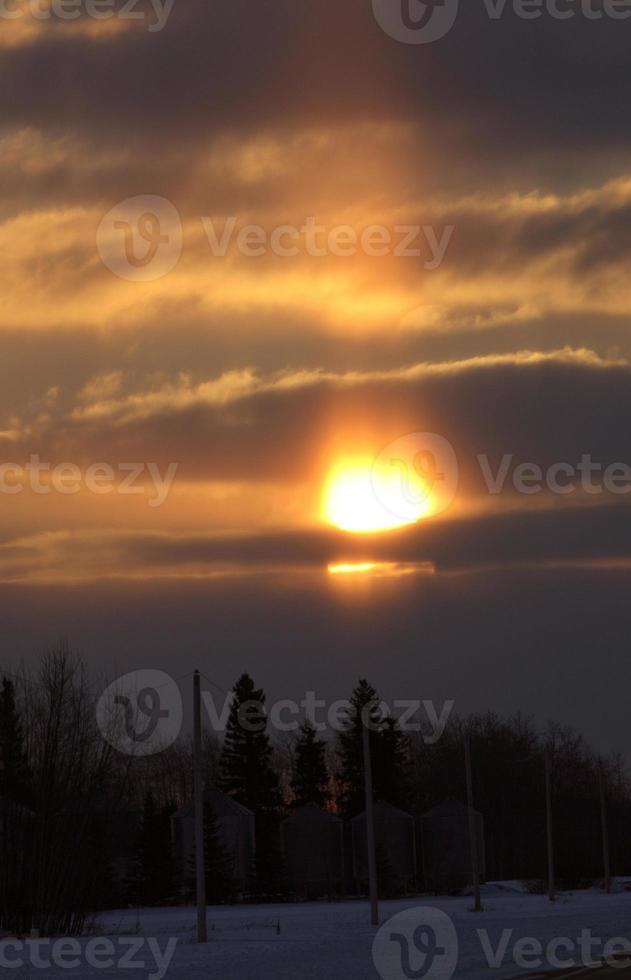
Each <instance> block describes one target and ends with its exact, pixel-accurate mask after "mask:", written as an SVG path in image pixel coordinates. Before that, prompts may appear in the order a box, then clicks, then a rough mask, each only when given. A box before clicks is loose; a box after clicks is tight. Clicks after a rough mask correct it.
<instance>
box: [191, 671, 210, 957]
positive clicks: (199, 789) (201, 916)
mask: <svg viewBox="0 0 631 980" xmlns="http://www.w3.org/2000/svg"><path fill="white" fill-rule="evenodd" d="M193 795H194V798H195V876H196V893H197V942H198V943H206V942H208V927H207V922H206V867H205V865H206V862H205V859H204V781H203V779H202V705H201V684H200V676H199V671H198V670H196V671H195V673H194V674H193Z"/></svg>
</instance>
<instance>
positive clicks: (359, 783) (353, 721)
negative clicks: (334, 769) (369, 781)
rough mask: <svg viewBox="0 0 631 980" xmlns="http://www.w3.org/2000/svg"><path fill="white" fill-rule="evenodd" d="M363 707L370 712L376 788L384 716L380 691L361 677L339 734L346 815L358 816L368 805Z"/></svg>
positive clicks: (341, 776)
mask: <svg viewBox="0 0 631 980" xmlns="http://www.w3.org/2000/svg"><path fill="white" fill-rule="evenodd" d="M369 705H370V706H371V707H370V708H368V706H369ZM364 710H366V711H367V712H368V718H369V719H370V735H369V737H370V750H371V758H372V760H373V781H374V787H376V786H377V784H378V782H379V778H378V772H377V769H378V765H379V763H378V760H379V759H380V753H378V752H377V739H378V731H379V730H380V728H381V715H380V712H379V707H378V699H377V692H376V691H375V689H374V687H373V686H372V684H369V683H368V681H367V680H363V679H361V680H360V681H359V682H358V684H357V686H356V687H355V689H354V691H353V693H352V695H351V699H350V710H349V711H348V713H347V717H346V720H345V724H344V729H343V731H341V732H340V733H339V735H338V755H339V760H340V779H341V783H342V797H341V804H342V809H343V811H344V814H345V816H347V817H354V816H356V815H357V814H358V813H361V812H362V811H363V810H364V807H365V794H364V751H363V717H364V715H363V713H364ZM375 762H377V765H375ZM375 777H376V778H375ZM375 796H376V794H375Z"/></svg>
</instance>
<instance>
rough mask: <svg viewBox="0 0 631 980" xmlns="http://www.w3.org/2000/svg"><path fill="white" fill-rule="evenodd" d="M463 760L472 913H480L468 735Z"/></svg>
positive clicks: (478, 859)
mask: <svg viewBox="0 0 631 980" xmlns="http://www.w3.org/2000/svg"><path fill="white" fill-rule="evenodd" d="M464 758H465V767H466V771H467V810H468V814H469V848H470V851H471V877H472V880H473V899H474V905H473V911H474V912H481V911H482V897H481V895H480V858H479V854H478V827H477V821H476V819H475V817H476V813H475V809H474V806H473V772H472V770H471V743H470V739H469V735H468V733H467V734H465V737H464Z"/></svg>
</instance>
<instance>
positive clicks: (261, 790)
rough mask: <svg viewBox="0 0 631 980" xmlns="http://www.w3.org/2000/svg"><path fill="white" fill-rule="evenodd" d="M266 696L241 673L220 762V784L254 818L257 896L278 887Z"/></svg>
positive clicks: (275, 800)
mask: <svg viewBox="0 0 631 980" xmlns="http://www.w3.org/2000/svg"><path fill="white" fill-rule="evenodd" d="M271 760H272V746H271V744H270V740H269V736H268V734H267V715H266V712H265V694H264V692H263V691H262V690H261V689H260V688H257V687H255V684H254V681H253V680H252V678H251V677H250V676H249V674H243V675H242V676H241V677H240V678H239V680H238V681H237V683H236V684H235V686H234V688H233V701H232V705H231V707H230V715H229V718H228V726H227V729H226V737H225V739H224V745H223V750H222V753H221V760H220V776H219V786H220V788H221V789H222V790H223V792H224V793H226V794H227V795H228V796H231V797H232V798H233V799H235V800H236V801H237V802H238V803H241V804H242V805H243V806H246V807H248V808H249V809H250V810H252V811H253V813H254V816H255V821H256V857H255V874H256V882H255V886H256V889H257V891H258V893H259V894H260V895H263V894H266V895H272V894H274V895H277V894H279V893H280V892H281V891H282V888H283V885H282V878H283V876H282V871H281V864H282V861H281V854H280V837H279V820H280V812H279V811H280V794H279V790H278V779H277V777H276V774H275V772H274V770H273V768H272V762H271Z"/></svg>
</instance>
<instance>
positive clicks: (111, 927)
mask: <svg viewBox="0 0 631 980" xmlns="http://www.w3.org/2000/svg"><path fill="white" fill-rule="evenodd" d="M483 900H484V906H485V908H484V911H483V912H481V913H474V912H472V911H471V904H472V903H471V900H470V899H466V898H453V899H449V898H441V899H435V898H420V899H414V900H405V901H395V902H383V903H382V904H381V921H382V923H383V922H386V921H387V920H388V919H390V918H391V917H392V916H394V915H396V914H398V913H400V912H402V911H404V910H406V909H415V908H417V907H425V908H432V909H435V910H439V911H440V912H443V913H445V914H446V915H447V916H448V917H449V919H451V921H452V922H453V925H454V927H455V930H456V932H457V946H458V959H457V966H456V972H455V977H456V980H458V978H463V980H464V978H466V980H482V978H483V977H485V978H487V980H488V978H497V980H502V978H506V977H511V976H515V975H517V974H518V973H524V972H528V971H527V970H524V967H523V965H522V966H521V967H520V965H519V964H518V963H516V962H515V959H514V952H515V943H516V942H517V941H518V940H520V939H521V940H523V939H527V938H532V939H535V940H538V941H539V942H541V943H542V944H543V945H544V947H545V946H547V945H548V943H549V942H550V941H552V940H557V939H559V940H563V942H562V943H561V944H560V945H558V946H557V947H556V948H555V951H556V953H557V954H558V956H559V957H560V958H561V959H563V960H564V961H569V960H570V959H573V960H574V961H575V962H578V963H580V962H581V950H580V947H579V945H578V944H577V943H578V940H579V938H580V935H581V933H582V932H583V935H585V933H584V931H586V930H590V934H591V936H592V937H594V938H598V939H600V941H601V942H600V944H597V945H594V947H593V950H592V952H593V954H594V958H600V956H601V955H602V952H603V948H602V947H603V944H604V942H605V941H607V940H611V939H613V938H614V937H616V938H617V937H625V938H626V939H631V894H629V893H622V894H615V895H611V896H607V895H604V894H602V893H600V892H597V891H590V892H575V893H572V894H565V895H562V896H560V898H559V900H558V901H557V902H556V903H555V904H554V905H551V904H550V903H549V902H548V901H547V899H546V898H544V897H540V896H529V895H525V894H523V893H520V892H519V891H518V890H517V886H516V885H515V886H514V887H511V885H510V883H505V884H504V885H494V886H485V889H484V893H483ZM439 920H440V916H439ZM208 921H209V942H208V945H206V946H203V947H202V946H198V945H196V944H195V941H194V933H195V923H196V917H195V910H194V909H188V908H187V909H182V908H174V909H144V910H140V912H137V911H135V910H133V911H118V912H108V913H106V914H104V915H102V916H100V918H99V920H98V921H97V922H96V923H94V926H93V936H94V937H100V938H99V942H103V939H104V937H107V938H106V939H105V945H104V946H103V947H99V946H96V947H95V946H94V945H93V946H92V954H91V955H92V958H94V956H96V957H97V961H98V964H99V965H94V964H93V965H90V963H89V957H87V956H86V951H87V943H88V942H90V940H89V939H88V938H86V939H84V940H82V941H81V954H80V959H81V964H80V966H75V967H74V968H68V967H66V968H63V969H62V968H60V967H56V968H55V967H52V968H50V969H42V968H41V967H40V968H33V966H32V965H24V966H23V967H22V968H9V969H7V968H6V967H4V968H0V976H1V977H2V978H4V977H13V978H16V980H17V978H19V980H26V978H30V980H34V978H39V977H41V978H42V980H44V978H47V980H52V978H55V980H57V978H62V977H63V978H66V980H69V978H70V980H71V978H72V977H73V976H75V977H77V978H78V980H79V978H80V980H93V978H97V977H100V978H103V980H110V978H114V977H116V978H118V980H125V977H126V976H129V977H130V980H136V978H137V980H140V978H143V980H145V978H146V980H159V978H161V976H165V977H166V978H167V980H210V978H216V980H376V978H378V977H379V973H378V972H377V969H376V967H375V964H374V961H373V955H372V947H373V940H374V938H375V934H376V931H377V930H375V929H373V928H372V927H371V926H370V924H369V910H368V905H367V903H365V902H362V901H352V900H351V901H346V902H342V903H335V904H328V903H310V904H296V905H272V906H270V905H268V906H234V907H219V908H215V907H211V908H209V910H208ZM411 921H412V923H413V924H414V923H416V924H422V922H423V914H422V913H415V914H413V916H412V919H411ZM441 921H443V920H440V921H439V923H438V928H439V930H440V928H442V926H441ZM396 931H398V932H401V929H400V928H399V929H397V930H396ZM403 932H405V925H404V926H403ZM410 935H412V933H410ZM442 935H443V938H445V936H444V934H442ZM431 937H432V934H431V933H425V932H421V933H419V934H418V935H417V939H416V942H417V943H418V945H417V946H416V947H415V946H412V950H413V952H412V959H411V964H412V968H413V969H414V968H416V969H418V967H419V966H422V963H423V959H422V958H421V959H419V957H418V953H417V949H418V948H421V949H422V948H425V944H426V943H427V942H430V945H431V942H432V941H433V940H432V938H431ZM437 938H438V941H439V945H440V940H441V934H440V932H439V934H438V937H437ZM149 939H151V940H152V949H153V950H154V951H155V950H157V949H158V948H159V950H160V951H161V954H160V955H162V954H164V952H165V950H167V947H168V944H169V942H170V941H171V945H170V950H171V951H173V949H174V954H173V957H172V959H171V961H170V964H169V965H168V968H166V962H165V963H164V964H163V965H161V966H160V965H159V966H158V967H156V963H155V958H154V952H152V949H150V948H149V945H148V940H149ZM143 940H144V944H143V946H142V949H137V950H134V948H133V946H132V945H131V944H132V942H133V943H135V944H136V946H139V945H140V944H141V943H142V942H143ZM175 940H177V946H176V944H175ZM565 940H569V942H570V945H569V946H568V944H567V943H566V942H565ZM91 941H92V943H93V944H94V942H95V939H92V940H91ZM572 943H573V944H574V949H572V948H571V944H572ZM452 946H453V943H452ZM394 948H395V951H396V950H397V949H399V947H397V946H396V944H395V947H394ZM523 948H524V947H522V950H523ZM630 948H631V946H630ZM485 949H486V951H487V953H488V951H489V950H490V951H491V952H494V951H495V952H497V953H498V955H499V956H500V957H501V960H502V962H501V964H500V965H499V966H497V967H494V968H492V969H491V967H489V964H488V961H487V955H486V953H485ZM517 949H518V950H519V947H517ZM525 949H526V951H528V952H531V949H530V946H526V947H525ZM112 950H114V955H113V957H112V955H111V954H112ZM568 950H569V952H568ZM75 952H76V950H75ZM132 953H133V957H132ZM18 955H19V951H18V950H11V952H10V957H11V959H13V958H16V957H18ZM65 955H66V957H67V959H66V962H68V963H70V962H74V959H73V955H72V948H71V947H70V946H69V947H68V949H67V952H66V954H65ZM44 956H45V951H44ZM123 956H128V957H130V958H133V961H134V962H135V963H138V962H139V961H144V964H145V965H144V966H143V967H142V969H139V968H134V969H132V968H131V966H130V967H129V968H127V967H126V966H125V965H123V964H122V963H121V959H122V957H123ZM110 958H111V959H113V960H114V962H112V963H111V965H108V966H107V967H104V966H103V965H102V964H103V963H104V962H108V961H109V959H110ZM158 958H159V957H158ZM86 959H87V960H88V961H86ZM536 959H537V957H536V956H531V958H530V960H529V963H530V964H531V965H530V972H532V973H533V974H534V973H536V972H540V971H541V968H542V966H541V965H539V966H538V965H537V963H536V962H535V961H536ZM543 959H544V963H543V966H545V967H546V968H549V967H550V966H556V965H560V964H557V963H556V961H553V962H551V963H549V962H547V957H546V956H545V954H544V957H543ZM436 962H437V964H438V966H437V969H435V970H433V971H430V972H429V974H428V978H429V980H434V978H437V980H447V978H446V976H445V972H444V971H442V973H441V970H440V960H437V961H436ZM392 964H393V965H392V966H391V968H388V970H387V971H386V973H387V980H407V978H409V977H412V976H413V975H414V974H413V973H412V972H410V970H409V969H408V971H407V972H405V970H403V969H401V966H400V957H397V956H395V958H394V959H393V960H392ZM165 969H166V972H164V971H165Z"/></svg>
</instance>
